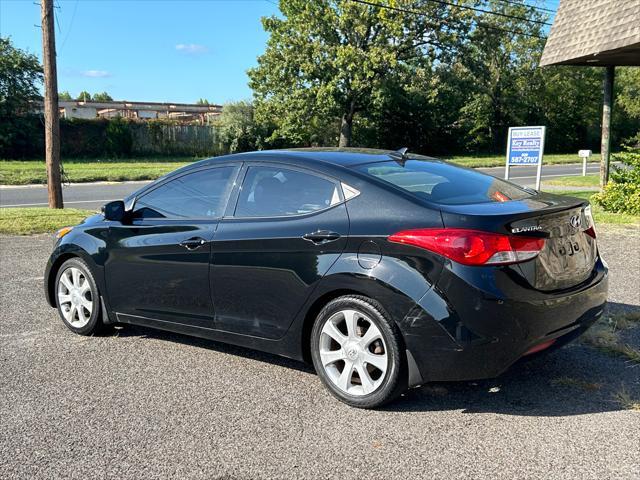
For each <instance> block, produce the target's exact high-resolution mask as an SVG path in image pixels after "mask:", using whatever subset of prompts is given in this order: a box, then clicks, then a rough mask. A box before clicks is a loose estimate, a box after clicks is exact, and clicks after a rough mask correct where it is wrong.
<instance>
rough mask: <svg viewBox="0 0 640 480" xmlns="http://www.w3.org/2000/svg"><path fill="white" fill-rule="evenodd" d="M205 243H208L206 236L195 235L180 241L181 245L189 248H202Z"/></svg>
mask: <svg viewBox="0 0 640 480" xmlns="http://www.w3.org/2000/svg"><path fill="white" fill-rule="evenodd" d="M205 243H207V241H206V240H205V239H204V238H201V237H193V238H189V239H187V240H183V241H182V242H180V246H181V247H184V248H186V249H187V250H195V249H196V248H200V247H201V246H203V245H204V244H205Z"/></svg>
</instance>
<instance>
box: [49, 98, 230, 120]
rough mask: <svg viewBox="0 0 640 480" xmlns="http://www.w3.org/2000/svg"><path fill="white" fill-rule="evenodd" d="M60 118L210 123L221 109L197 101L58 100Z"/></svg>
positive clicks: (220, 107)
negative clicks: (116, 118) (161, 119)
mask: <svg viewBox="0 0 640 480" xmlns="http://www.w3.org/2000/svg"><path fill="white" fill-rule="evenodd" d="M59 108H60V115H61V116H62V117H63V118H83V119H91V118H114V117H122V118H128V119H132V120H141V121H145V120H152V119H158V118H168V119H175V120H178V121H180V122H184V123H199V124H201V125H204V124H207V123H210V122H211V121H212V120H213V119H215V118H216V117H217V116H219V115H220V113H222V106H221V105H199V104H191V103H157V102H129V101H119V102H91V101H89V102H83V101H76V100H73V101H61V102H59Z"/></svg>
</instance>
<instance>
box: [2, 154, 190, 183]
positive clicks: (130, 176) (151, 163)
mask: <svg viewBox="0 0 640 480" xmlns="http://www.w3.org/2000/svg"><path fill="white" fill-rule="evenodd" d="M195 160H196V159H194V158H178V159H175V160H173V159H171V160H167V159H166V158H162V159H121V160H103V161H96V160H67V161H64V162H63V166H64V171H65V173H66V174H67V177H68V180H69V181H70V182H73V183H80V182H97V181H107V182H120V181H125V180H154V179H156V178H158V177H161V176H162V175H165V174H166V173H169V172H171V171H173V170H175V169H176V168H178V167H182V166H183V165H186V164H187V163H190V162H193V161H195ZM46 182H47V171H46V168H45V164H44V162H43V161H18V160H0V185H28V184H44V183H46Z"/></svg>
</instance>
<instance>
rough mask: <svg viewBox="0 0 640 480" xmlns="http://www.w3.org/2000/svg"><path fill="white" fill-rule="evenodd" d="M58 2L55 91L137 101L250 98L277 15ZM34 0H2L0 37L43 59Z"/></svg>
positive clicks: (266, 4) (204, 7)
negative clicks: (251, 74)
mask: <svg viewBox="0 0 640 480" xmlns="http://www.w3.org/2000/svg"><path fill="white" fill-rule="evenodd" d="M55 1H56V4H57V5H58V6H59V8H57V9H56V14H57V17H58V22H57V23H58V24H57V26H56V42H57V46H58V86H59V90H60V91H64V90H68V91H69V92H70V93H71V95H74V96H75V95H77V94H78V93H79V92H80V91H82V90H87V91H89V92H90V93H95V92H101V91H107V92H109V94H110V95H111V96H112V97H113V98H114V99H117V100H137V101H159V102H162V101H171V102H186V103H192V102H195V101H196V100H198V98H207V99H208V100H209V101H212V102H215V103H224V102H227V101H231V100H243V99H249V98H250V97H251V90H250V89H249V87H248V86H247V75H246V71H247V69H248V68H250V67H252V66H254V65H255V64H256V58H257V57H258V56H259V55H260V54H261V53H263V51H264V48H265V42H266V40H267V35H266V33H265V32H264V31H263V29H262V24H261V23H260V18H261V17H263V16H268V15H273V14H276V13H277V12H278V8H277V6H276V4H277V1H276V0H133V1H131V0H55ZM310 1H312V0H310ZM35 3H37V2H36V0H0V35H2V36H3V37H6V36H10V37H11V38H12V41H13V43H14V45H15V46H17V47H18V48H22V49H24V50H27V51H29V52H32V53H36V54H37V55H38V56H39V57H40V56H41V31H40V28H39V27H38V26H37V25H39V24H40V7H39V6H38V5H35ZM531 3H533V2H531ZM539 4H540V5H545V6H547V8H553V9H555V8H557V5H558V0H544V1H540V2H539Z"/></svg>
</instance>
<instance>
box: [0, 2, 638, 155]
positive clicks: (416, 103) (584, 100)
mask: <svg viewBox="0 0 640 480" xmlns="http://www.w3.org/2000/svg"><path fill="white" fill-rule="evenodd" d="M279 8H280V13H279V14H278V15H274V16H270V17H266V18H263V20H262V23H263V27H264V29H265V31H266V32H267V33H268V34H269V39H268V41H267V44H266V46H265V51H264V53H263V54H262V55H261V56H260V57H259V58H258V63H257V66H256V67H255V68H252V69H250V70H249V71H248V76H249V85H250V87H251V89H252V91H253V99H252V100H248V101H240V102H232V103H229V104H226V105H225V106H224V109H223V113H222V115H221V116H220V118H219V120H218V121H217V122H216V123H217V125H218V127H219V130H220V135H219V138H220V142H221V144H220V145H217V146H216V151H231V152H235V151H246V150H253V149H265V148H283V147H303V146H363V147H373V148H390V149H395V148H399V147H401V146H406V147H409V149H410V150H412V151H415V152H420V153H425V154H433V155H447V154H449V155H453V154H483V153H497V152H502V151H503V150H504V148H505V142H506V134H507V129H508V127H509V126H514V125H546V126H547V127H548V128H547V141H546V150H547V151H548V152H573V151H576V150H578V149H582V148H588V149H591V150H594V151H598V150H599V141H600V121H601V108H602V80H603V70H602V69H599V68H595V67H593V68H585V67H546V68H539V67H538V63H539V59H540V56H541V54H542V51H543V49H544V44H545V36H546V33H547V31H548V28H549V18H548V15H547V12H546V11H545V10H543V9H540V8H539V7H536V6H534V5H531V4H525V3H521V2H519V1H513V0H510V1H506V0H473V1H471V0H469V1H467V0H460V1H459V2H456V1H441V0H393V1H392V0H314V1H312V2H310V1H307V0H280V2H279ZM41 81H42V68H41V66H40V64H39V62H38V59H37V57H35V56H34V55H31V54H28V53H26V52H23V51H21V50H19V49H16V48H14V47H13V46H12V45H11V42H10V40H9V39H5V38H0V152H3V151H4V152H7V151H16V149H15V148H14V149H12V148H11V147H12V146H16V145H18V146H19V145H20V144H21V143H22V144H25V145H26V144H28V142H29V138H30V135H31V134H32V133H33V132H30V128H32V127H29V126H27V125H26V124H24V122H22V120H21V118H22V117H23V116H24V115H26V114H27V113H28V112H29V111H32V110H33V104H34V102H35V101H37V100H38V99H39V98H40V93H39V91H38V85H39V84H40V83H41ZM615 94H616V104H615V106H614V119H613V147H614V150H615V149H619V148H620V147H621V146H622V145H624V144H636V145H637V144H638V143H640V69H639V68H618V69H617V79H616V92H615ZM60 98H61V99H67V100H69V99H73V97H72V96H71V95H70V94H69V93H68V92H62V93H61V94H60ZM75 98H76V99H78V100H87V101H88V100H97V101H108V100H111V97H110V96H109V94H108V93H106V92H102V93H94V94H93V95H91V94H90V93H89V92H86V91H84V92H80V93H79V94H78V95H77V96H76V97H75ZM198 103H201V104H207V103H208V100H206V99H205V98H201V99H199V100H198ZM18 150H19V149H18Z"/></svg>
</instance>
